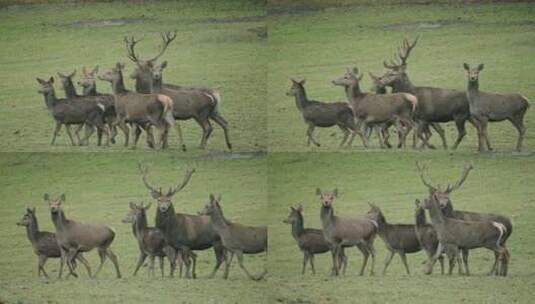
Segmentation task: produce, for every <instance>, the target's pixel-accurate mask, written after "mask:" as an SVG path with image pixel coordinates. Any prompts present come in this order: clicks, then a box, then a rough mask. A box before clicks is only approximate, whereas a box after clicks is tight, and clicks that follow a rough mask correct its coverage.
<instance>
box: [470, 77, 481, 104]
mask: <svg viewBox="0 0 535 304" xmlns="http://www.w3.org/2000/svg"><path fill="white" fill-rule="evenodd" d="M467 93H468V101H472V100H473V99H472V98H470V97H471V96H477V95H478V94H479V80H476V81H472V80H468V88H467Z"/></svg>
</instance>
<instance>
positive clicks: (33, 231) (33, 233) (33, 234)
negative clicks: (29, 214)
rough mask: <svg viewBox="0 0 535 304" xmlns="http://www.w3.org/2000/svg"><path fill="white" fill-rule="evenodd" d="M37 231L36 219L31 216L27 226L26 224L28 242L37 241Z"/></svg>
mask: <svg viewBox="0 0 535 304" xmlns="http://www.w3.org/2000/svg"><path fill="white" fill-rule="evenodd" d="M38 233H39V225H38V224H37V219H36V218H35V217H33V219H32V221H31V222H30V224H29V225H28V226H26V235H27V236H28V239H29V240H30V242H32V244H33V243H35V242H37V234H38Z"/></svg>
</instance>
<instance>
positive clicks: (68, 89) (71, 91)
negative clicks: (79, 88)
mask: <svg viewBox="0 0 535 304" xmlns="http://www.w3.org/2000/svg"><path fill="white" fill-rule="evenodd" d="M63 89H64V90H65V97H67V98H74V97H78V94H77V93H76V88H75V87H74V84H73V83H72V80H70V79H69V80H68V81H67V82H65V83H64V86H63Z"/></svg>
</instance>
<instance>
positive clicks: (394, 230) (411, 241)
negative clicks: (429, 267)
mask: <svg viewBox="0 0 535 304" xmlns="http://www.w3.org/2000/svg"><path fill="white" fill-rule="evenodd" d="M369 205H370V210H369V211H368V214H367V216H368V217H369V218H371V219H373V220H374V221H375V222H376V223H377V234H378V235H379V237H380V238H381V239H382V240H383V241H384V243H385V246H386V249H387V250H388V251H389V254H388V255H387V257H386V260H385V267H384V269H383V275H385V274H386V269H387V268H388V266H389V265H390V262H392V258H393V257H394V255H395V254H396V253H397V254H399V256H400V258H401V261H402V262H403V265H404V266H405V270H406V271H407V274H408V275H410V274H411V272H410V270H409V265H408V264H407V257H406V254H407V253H416V252H419V251H420V250H422V245H421V244H420V242H419V241H418V236H417V234H416V227H415V225H413V224H390V223H388V222H387V221H386V218H385V216H384V215H383V212H382V211H381V209H380V208H379V207H377V206H376V205H374V204H372V203H369Z"/></svg>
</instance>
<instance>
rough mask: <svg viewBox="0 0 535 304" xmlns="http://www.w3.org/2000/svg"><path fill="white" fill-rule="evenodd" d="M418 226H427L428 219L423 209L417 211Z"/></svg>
mask: <svg viewBox="0 0 535 304" xmlns="http://www.w3.org/2000/svg"><path fill="white" fill-rule="evenodd" d="M415 218H416V226H417V227H421V226H425V225H427V219H426V218H425V210H424V209H423V208H418V210H417V211H416V216H415Z"/></svg>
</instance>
